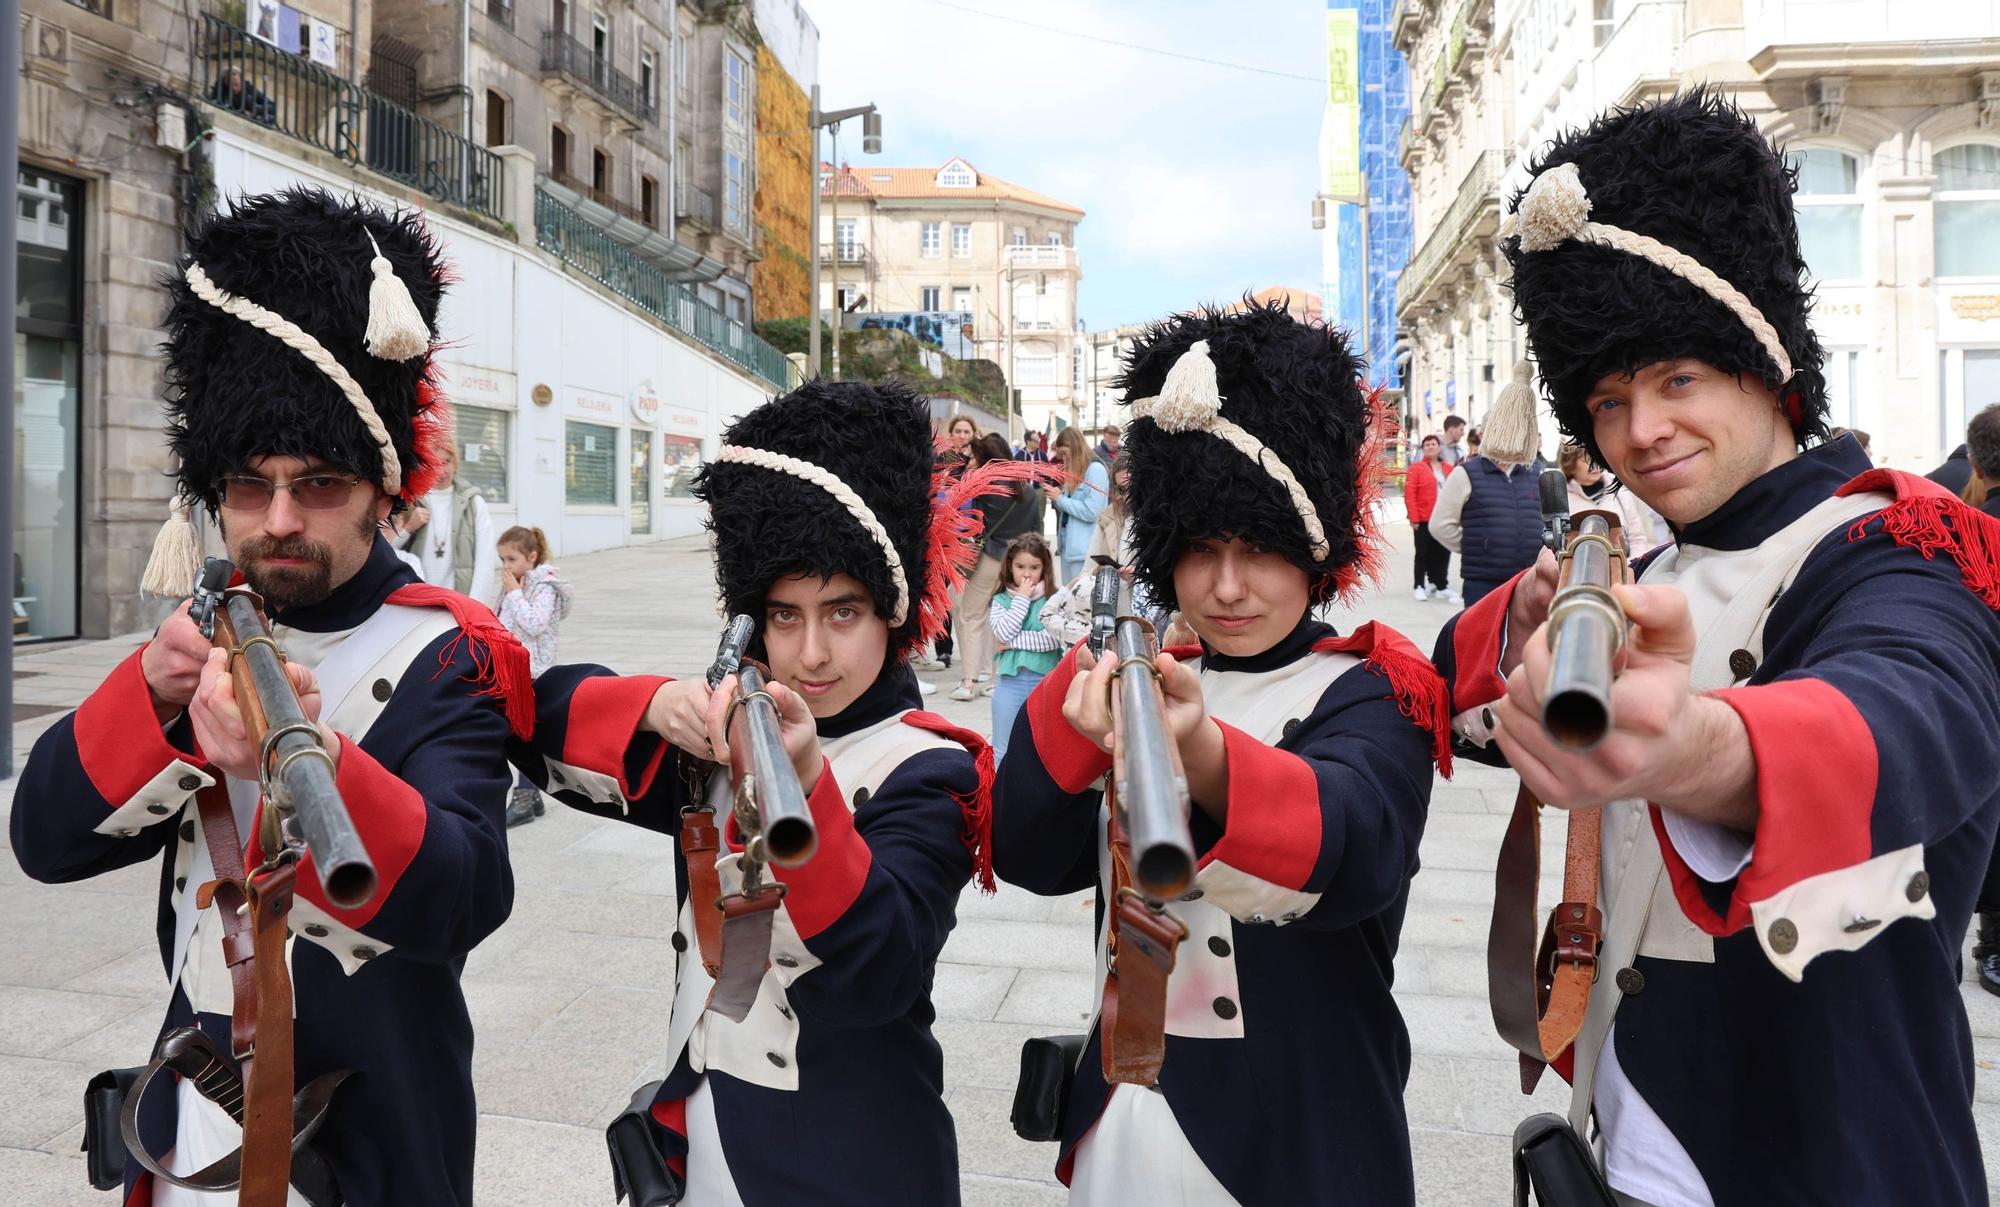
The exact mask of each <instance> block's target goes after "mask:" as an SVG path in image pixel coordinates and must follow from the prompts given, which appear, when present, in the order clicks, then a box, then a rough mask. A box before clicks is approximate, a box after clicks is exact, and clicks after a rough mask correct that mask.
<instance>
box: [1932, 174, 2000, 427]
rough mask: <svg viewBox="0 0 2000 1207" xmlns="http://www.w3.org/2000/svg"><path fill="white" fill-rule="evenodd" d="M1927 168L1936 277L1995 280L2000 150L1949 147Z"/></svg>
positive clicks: (1998, 272) (1999, 254) (1999, 255)
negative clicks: (1931, 176)
mask: <svg viewBox="0 0 2000 1207" xmlns="http://www.w3.org/2000/svg"><path fill="white" fill-rule="evenodd" d="M1932 167H1933V168H1935V169H1936V171H1937V192H1936V194H1935V197H1936V205H1935V207H1934V209H1935V213H1934V219H1935V226H1936V230H1937V234H1936V239H1937V275H1938V276H1940V277H1996V276H2000V146H1995V145H1993V144H1991V143H1968V144H1966V145H1964V146H1959V147H1948V148H1946V149H1945V150H1942V151H1939V152H1938V153H1937V158H1936V160H1935V161H1933V164H1932ZM1974 413H1975V414H1976V413H1977V411H1976V410H1975V411H1974Z"/></svg>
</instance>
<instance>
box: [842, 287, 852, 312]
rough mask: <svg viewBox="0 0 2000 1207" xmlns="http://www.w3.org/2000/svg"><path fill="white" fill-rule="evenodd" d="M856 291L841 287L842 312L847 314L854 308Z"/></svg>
mask: <svg viewBox="0 0 2000 1207" xmlns="http://www.w3.org/2000/svg"><path fill="white" fill-rule="evenodd" d="M854 296H855V295H854V291H853V290H852V289H849V288H848V287H847V286H845V285H842V286H841V287H840V312H841V313H842V314H846V313H847V312H848V311H850V310H852V309H853V308H854Z"/></svg>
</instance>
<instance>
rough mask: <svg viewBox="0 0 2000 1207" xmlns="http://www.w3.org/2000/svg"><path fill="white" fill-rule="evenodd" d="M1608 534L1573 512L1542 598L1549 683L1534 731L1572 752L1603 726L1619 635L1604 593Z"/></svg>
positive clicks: (1616, 612)
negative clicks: (1561, 572) (1550, 594)
mask: <svg viewBox="0 0 2000 1207" xmlns="http://www.w3.org/2000/svg"><path fill="white" fill-rule="evenodd" d="M1615 539H1616V537H1615V536H1614V535H1613V534H1612V531H1611V527H1610V525H1609V524H1608V523H1607V522H1606V521H1605V519H1604V517H1602V516H1596V515H1586V516H1583V517H1581V518H1580V519H1579V520H1578V521H1577V523H1576V526H1575V528H1574V530H1573V534H1572V536H1571V539H1570V544H1569V563H1568V573H1567V574H1566V575H1565V577H1564V582H1563V586H1562V587H1561V588H1560V589H1559V590H1558V591H1557V592H1556V595H1555V598H1554V599H1553V600H1551V601H1550V602H1549V681H1548V686H1547V689H1546V690H1545V691H1544V692H1543V693H1542V728H1543V729H1545V730H1546V731H1547V732H1548V735H1549V736H1550V737H1552V738H1554V739H1555V740H1556V741H1557V742H1559V743H1561V744H1562V745H1564V746H1566V747H1568V748H1570V749H1572V750H1578V751H1583V750H1589V749H1591V748H1593V747H1595V746H1596V745H1597V744H1598V743H1599V742H1601V741H1603V740H1604V735H1605V734H1606V733H1609V732H1610V730H1611V680H1612V672H1613V669H1614V668H1615V666H1616V664H1617V660H1618V650H1619V647H1620V646H1621V645H1622V644H1623V643H1624V640H1625V615H1624V611H1623V609H1621V608H1620V607H1619V606H1618V600H1617V597H1616V596H1614V595H1612V593H1611V586H1612V575H1613V573H1614V567H1615V565H1616V558H1615V557H1614V555H1613V550H1612V546H1611V542H1612V541H1613V540H1615Z"/></svg>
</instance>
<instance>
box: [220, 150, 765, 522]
mask: <svg viewBox="0 0 2000 1207" xmlns="http://www.w3.org/2000/svg"><path fill="white" fill-rule="evenodd" d="M210 152H211V154H212V155H213V157H214V162H215V182H216V189H217V192H218V194H219V195H220V196H222V197H223V198H229V197H234V196H237V195H241V194H248V193H258V192H267V191H269V190H272V189H276V188H281V187H284V186H285V185H289V184H296V183H308V184H316V185H321V186H324V187H327V188H330V189H337V190H341V191H346V192H358V193H360V194H361V195H363V196H365V197H368V198H369V199H370V200H373V201H376V202H378V203H380V204H382V205H385V206H390V205H394V204H396V200H395V199H394V198H392V197H389V196H387V195H386V194H379V193H375V192H373V191H371V190H369V189H367V188H357V187H356V182H355V181H354V180H353V179H352V178H351V177H344V176H340V175H336V174H333V173H330V172H324V171H321V170H319V169H318V168H316V167H314V166H312V165H310V164H307V163H304V162H301V161H299V160H296V159H292V158H289V157H287V156H285V155H283V154H281V153H279V152H277V151H275V150H273V149H272V148H270V147H267V146H264V145H263V144H261V143H257V142H252V141H250V140H248V139H245V138H242V137H239V136H236V135H233V134H231V133H230V132H228V131H226V130H220V129H218V130H217V131H216V132H215V139H214V142H213V143H211V144H210ZM428 220H429V222H430V226H431V230H432V231H433V233H435V234H436V235H437V237H438V238H439V240H440V241H441V242H442V243H443V245H444V248H445V254H446V255H447V256H448V257H449V259H450V261H451V263H452V265H453V267H454V268H455V270H456V272H457V274H458V281H457V282H456V283H455V284H453V285H452V287H451V288H450V290H449V291H448V292H447V294H446V297H445V302H444V306H443V308H442V310H441V311H440V314H439V318H438V326H439V331H440V334H441V335H442V337H443V339H444V341H445V343H446V345H447V347H445V348H444V349H443V350H441V351H440V352H439V354H438V356H439V360H440V361H441V362H442V363H443V366H444V368H445V372H446V382H445V386H446V390H447V392H449V393H450V394H451V395H452V396H453V398H454V399H455V400H456V401H458V402H460V403H463V404H466V405H474V406H483V407H490V408H493V409H496V410H502V411H506V412H508V413H509V414H510V415H511V416H512V430H511V433H510V445H511V446H510V447H509V449H508V450H507V454H508V456H507V459H508V465H509V470H508V498H507V500H506V501H505V502H504V503H495V504H493V513H494V520H495V524H496V526H497V527H501V528H504V527H506V526H508V525H511V524H527V525H532V526H535V527H539V528H541V529H542V530H543V531H544V532H545V533H546V534H547V535H548V538H549V543H550V546H551V548H552V550H553V552H554V553H556V554H557V555H562V554H568V553H585V552H589V551H590V550H593V549H605V548H610V547H613V546H617V545H626V544H638V543H645V542H650V541H658V540H664V539H667V538H671V537H677V536H688V535H691V534H694V533H697V532H699V531H701V514H700V508H699V506H698V505H697V504H696V503H695V502H694V501H693V500H691V499H686V498H680V499H667V498H663V497H662V496H663V493H664V491H665V489H666V483H665V481H664V475H663V473H662V460H663V459H662V457H661V453H660V448H661V444H662V442H663V440H664V438H665V437H667V436H672V435H679V436H684V437H686V436H692V437H695V438H697V439H699V440H700V442H701V452H702V455H703V456H708V455H711V454H713V453H714V451H715V447H716V444H717V441H718V439H719V438H720V435H721V432H722V429H723V428H724V427H725V426H726V425H727V424H728V423H729V422H730V421H732V420H734V419H735V418H736V417H737V416H739V415H741V414H743V413H744V412H745V411H748V410H750V409H751V408H752V407H755V406H757V405H759V404H760V403H762V402H764V401H765V400H766V399H767V398H769V397H770V396H771V393H772V390H771V387H770V385H769V384H768V383H766V382H764V381H763V380H762V379H761V378H757V377H753V376H751V375H749V374H747V373H745V372H743V371H741V370H738V369H736V368H735V367H734V366H732V365H729V364H727V363H726V362H724V361H722V360H721V359H720V358H718V357H716V356H713V355H711V354H710V353H708V352H707V351H706V350H705V349H703V348H701V347H700V346H698V345H695V344H692V343H690V342H689V341H687V340H685V339H684V338H682V337H681V336H680V335H678V334H677V333H674V332H671V331H669V330H668V329H666V328H664V327H661V326H659V325H658V324H656V323H654V322H653V321H652V320H650V319H649V318H646V317H643V316H642V314H641V313H640V312H638V311H635V310H633V309H631V308H629V307H627V306H625V305H624V304H623V303H620V302H616V301H613V300H612V299H611V298H610V297H609V296H607V295H606V294H603V293H601V292H599V291H598V290H597V289H596V288H595V287H594V286H593V285H591V284H589V283H587V282H586V281H584V280H582V279H579V278H576V277H573V276H570V275H567V274H565V272H564V271H563V269H562V266H561V264H560V263H559V262H558V261H556V260H555V259H554V258H553V257H551V256H548V255H545V254H544V253H542V252H540V251H537V250H535V249H533V248H532V247H522V246H520V245H518V244H515V243H512V242H509V241H508V240H506V239H504V238H499V237H496V236H493V235H489V234H487V233H486V232H484V231H482V230H479V229H477V228H475V227H472V226H469V225H466V224H464V223H461V222H457V221H454V220H453V219H451V218H449V217H447V216H445V215H443V214H441V213H437V212H432V213H430V214H429V215H428ZM645 383H650V385H651V388H652V390H653V392H654V393H655V394H656V395H657V397H658V399H659V402H660V406H659V413H658V414H657V416H655V417H654V418H653V419H652V420H651V421H650V422H647V421H643V420H641V419H640V418H638V417H637V416H636V415H635V412H634V408H633V404H632V399H633V396H634V394H635V392H638V391H639V389H640V387H641V386H642V385H643V384H645ZM537 385H546V386H547V387H548V388H549V391H550V393H551V395H552V398H551V400H550V402H549V404H548V405H546V406H537V405H535V403H534V401H533V394H534V389H535V387H536V386H537ZM570 420H582V421H586V422H591V423H601V424H606V425H609V426H611V427H614V428H616V429H617V437H616V439H617V458H616V462H615V464H616V465H617V467H618V472H617V475H616V476H617V478H618V501H617V504H616V505H614V506H609V507H605V506H583V505H576V504H572V503H570V502H568V501H567V500H566V498H565V497H564V496H565V486H564V483H565V476H564V468H565V467H564V425H565V424H566V423H567V422H568V421H570ZM648 435H650V436H651V437H652V438H653V440H654V446H655V447H654V454H653V459H652V474H651V484H650V487H649V488H648V491H647V493H648V494H649V495H650V496H651V501H652V508H651V511H652V523H651V528H652V531H651V532H650V533H634V532H632V530H631V529H632V527H633V522H632V519H633V517H632V506H631V505H632V503H633V499H632V490H631V487H632V483H631V482H630V480H629V479H630V473H629V470H628V467H629V465H630V457H631V450H632V442H633V440H634V439H640V438H644V437H645V436H648Z"/></svg>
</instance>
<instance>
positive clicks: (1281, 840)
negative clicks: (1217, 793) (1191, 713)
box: [1201, 721, 1321, 890]
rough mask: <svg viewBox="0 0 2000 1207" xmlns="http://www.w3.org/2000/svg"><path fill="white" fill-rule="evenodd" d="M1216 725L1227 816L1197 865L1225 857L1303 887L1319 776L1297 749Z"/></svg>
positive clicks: (1315, 832)
mask: <svg viewBox="0 0 2000 1207" xmlns="http://www.w3.org/2000/svg"><path fill="white" fill-rule="evenodd" d="M1216 725H1217V727H1219V728H1220V729H1221V730H1222V743H1223V747H1224V749H1225V750H1227V751H1228V752H1229V753H1228V759H1229V821H1228V823H1227V824H1226V825H1225V826H1224V827H1223V831H1222V841H1220V842H1218V843H1216V844H1215V845H1214V846H1213V847H1211V848H1209V852H1208V854H1207V855H1205V856H1203V857H1202V861H1201V866H1203V867H1207V866H1208V865H1209V864H1211V863H1216V862H1220V863H1226V864H1228V865H1229V866H1230V867H1233V868H1236V869H1238V870H1239V871H1244V872H1248V873H1249V874H1251V875H1252V876H1255V877H1257V878H1258V879H1259V880H1265V881H1269V882H1270V883H1272V884H1276V885H1281V886H1283V887H1285V888H1288V889H1300V890H1303V889H1304V888H1305V886H1306V880H1307V879H1308V878H1309V877H1310V876H1311V875H1312V870H1313V864H1314V863H1316V862H1317V861H1318V860H1319V848H1320V835H1321V825H1320V811H1319V780H1318V779H1316V778H1315V777H1314V776H1313V773H1312V768H1311V767H1310V766H1308V765H1307V764H1306V761H1305V760H1304V759H1302V758H1300V757H1299V756H1298V755H1296V754H1293V753H1291V752H1290V751H1286V750H1279V749H1278V748H1277V747H1275V746H1266V745H1265V744H1264V743H1262V742H1260V741H1258V740H1257V739H1256V738H1253V737H1251V736H1250V735H1249V734H1247V733H1244V732H1243V731H1242V730H1240V729H1237V728H1235V727H1233V726H1230V725H1225V724H1223V723H1222V722H1221V721H1217V722H1216Z"/></svg>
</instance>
